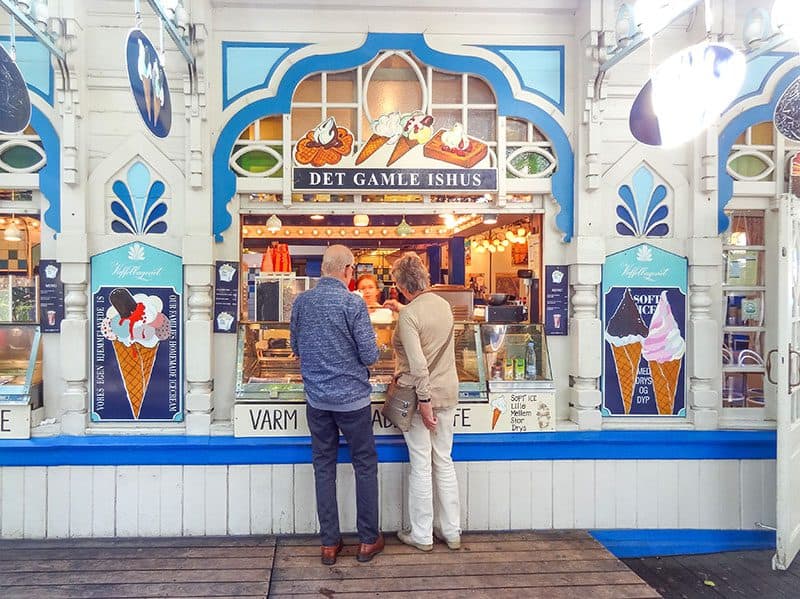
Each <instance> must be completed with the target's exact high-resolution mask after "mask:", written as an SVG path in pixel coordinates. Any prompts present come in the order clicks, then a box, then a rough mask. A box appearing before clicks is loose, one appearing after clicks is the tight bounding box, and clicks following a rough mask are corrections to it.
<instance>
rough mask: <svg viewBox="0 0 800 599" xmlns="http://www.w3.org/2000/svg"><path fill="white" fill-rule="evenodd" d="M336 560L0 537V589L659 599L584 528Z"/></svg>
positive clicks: (241, 542) (218, 545) (232, 549)
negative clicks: (361, 559)
mask: <svg viewBox="0 0 800 599" xmlns="http://www.w3.org/2000/svg"><path fill="white" fill-rule="evenodd" d="M345 543H347V546H346V547H345V549H344V551H343V552H342V553H341V554H340V556H339V559H338V561H337V563H336V565H335V566H323V565H322V564H320V561H319V541H318V538H317V537H305V536H291V537H278V538H275V537H220V538H215V537H183V538H174V539H84V540H63V541H61V540H53V541H50V540H47V541H0V597H2V598H3V599H16V598H22V597H24V598H25V599H37V598H39V597H42V598H48V599H50V598H53V599H57V598H61V597H84V598H102V599H112V598H115V597H120V598H122V597H125V598H132V597H137V598H138V597H262V598H266V597H270V598H271V597H289V598H293V599H304V598H309V597H314V598H317V599H318V598H320V597H324V598H327V599H334V598H335V599H349V598H359V599H363V598H364V597H367V596H380V597H386V598H394V597H397V598H400V597H403V598H407V597H414V598H416V597H436V598H437V599H451V598H453V599H455V598H459V599H460V598H461V597H475V598H487V599H488V598H491V599H503V598H506V597H509V598H510V597H514V598H515V599H516V598H519V597H525V598H531V599H536V598H539V597H541V598H548V599H551V598H552V599H559V598H561V597H576V596H581V597H586V598H590V597H591V598H595V597H596V598H599V599H604V598H620V599H622V598H634V597H642V598H645V597H658V596H659V595H658V593H656V592H655V591H654V590H653V589H651V588H650V587H649V586H648V585H647V584H646V583H644V582H643V581H642V580H641V579H640V578H639V577H638V576H637V575H636V574H634V573H633V572H632V571H631V570H630V569H629V568H628V567H627V566H626V565H625V564H624V563H622V562H621V561H619V560H617V559H616V558H615V557H614V556H612V555H611V554H610V553H609V552H608V551H607V550H606V549H605V548H603V547H602V545H600V544H599V543H598V542H596V541H595V540H594V539H592V538H591V537H590V536H589V534H588V533H586V532H584V531H552V532H551V531H544V532H521V533H465V534H464V536H463V537H462V550H461V551H450V550H448V549H447V547H446V546H445V545H443V544H440V543H437V544H436V545H435V547H434V550H433V552H431V553H422V552H420V551H417V550H415V549H413V548H411V547H407V546H406V545H403V544H401V543H400V542H399V541H398V540H397V538H396V537H395V536H394V535H387V546H386V549H385V551H384V552H383V554H381V555H380V556H378V557H376V558H375V559H374V560H373V561H372V562H370V563H367V564H359V563H358V562H357V561H356V559H355V553H356V550H357V541H356V539H355V537H346V538H345Z"/></svg>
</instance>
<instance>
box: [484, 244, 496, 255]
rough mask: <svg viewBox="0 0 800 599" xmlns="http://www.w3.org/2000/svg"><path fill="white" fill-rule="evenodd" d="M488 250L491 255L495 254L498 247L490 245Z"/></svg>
mask: <svg viewBox="0 0 800 599" xmlns="http://www.w3.org/2000/svg"><path fill="white" fill-rule="evenodd" d="M486 249H487V250H489V252H490V253H492V254H494V253H495V252H496V251H497V246H496V245H490V246H489V247H488V248H486Z"/></svg>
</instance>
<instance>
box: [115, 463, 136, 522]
mask: <svg viewBox="0 0 800 599" xmlns="http://www.w3.org/2000/svg"><path fill="white" fill-rule="evenodd" d="M115 516H116V522H117V526H116V528H117V536H118V537H135V536H136V535H137V534H138V533H139V467H138V466H119V467H117V505H116V514H115Z"/></svg>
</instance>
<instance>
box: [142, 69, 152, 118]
mask: <svg viewBox="0 0 800 599" xmlns="http://www.w3.org/2000/svg"><path fill="white" fill-rule="evenodd" d="M150 87H151V83H150V77H145V78H144V79H142V90H143V91H144V106H145V109H146V110H147V118H148V119H149V118H151V117H152V116H153V111H152V109H151V104H152V102H153V95H152V93H151V92H150Z"/></svg>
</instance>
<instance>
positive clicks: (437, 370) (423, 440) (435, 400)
mask: <svg viewBox="0 0 800 599" xmlns="http://www.w3.org/2000/svg"><path fill="white" fill-rule="evenodd" d="M391 274H392V278H393V279H394V281H395V283H396V285H397V288H398V289H399V290H400V292H401V293H402V294H403V295H404V296H405V297H406V298H407V299H408V300H409V303H408V304H407V305H406V306H400V304H399V303H396V302H387V307H390V308H392V309H394V310H398V311H399V317H398V320H397V326H396V328H395V332H394V336H393V338H392V345H393V346H394V351H395V356H396V358H397V364H396V367H395V375H397V376H399V380H398V383H399V384H401V385H403V386H413V387H415V388H416V391H417V397H418V400H419V404H418V409H417V413H416V414H415V415H414V419H413V421H412V423H411V428H410V430H409V431H408V432H406V433H403V434H404V436H405V439H406V444H407V445H408V455H409V461H410V463H411V470H410V473H409V477H408V478H409V480H408V512H409V519H410V521H411V530H409V531H399V532H398V533H397V537H398V538H399V539H400V541H402V542H403V543H405V544H407V545H411V546H412V547H416V548H417V549H420V550H422V551H430V550H431V549H433V537H434V536H436V538H438V539H440V540H442V541H444V542H446V543H447V546H448V547H449V548H450V549H459V548H460V547H461V522H460V519H461V509H460V505H459V497H458V482H457V481H456V471H455V467H454V466H453V459H452V457H451V456H450V454H451V452H452V449H453V416H454V413H455V408H456V404H457V403H458V374H457V372H456V363H455V350H454V346H453V314H452V311H451V310H450V304H448V303H447V302H446V301H445V300H444V299H442V298H441V297H439V296H438V295H436V294H435V293H429V292H428V290H429V288H430V276H429V275H428V270H427V268H426V267H425V265H424V264H423V263H422V260H420V258H419V256H417V255H416V254H414V253H407V254H404V255H403V256H402V257H401V258H400V259H398V260H397V261H396V262H395V263H394V265H393V266H392V270H391ZM434 485H435V487H436V506H435V507H436V509H435V510H434V505H433V488H434ZM434 514H435V516H434ZM434 521H436V522H437V523H438V526H436V527H434Z"/></svg>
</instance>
